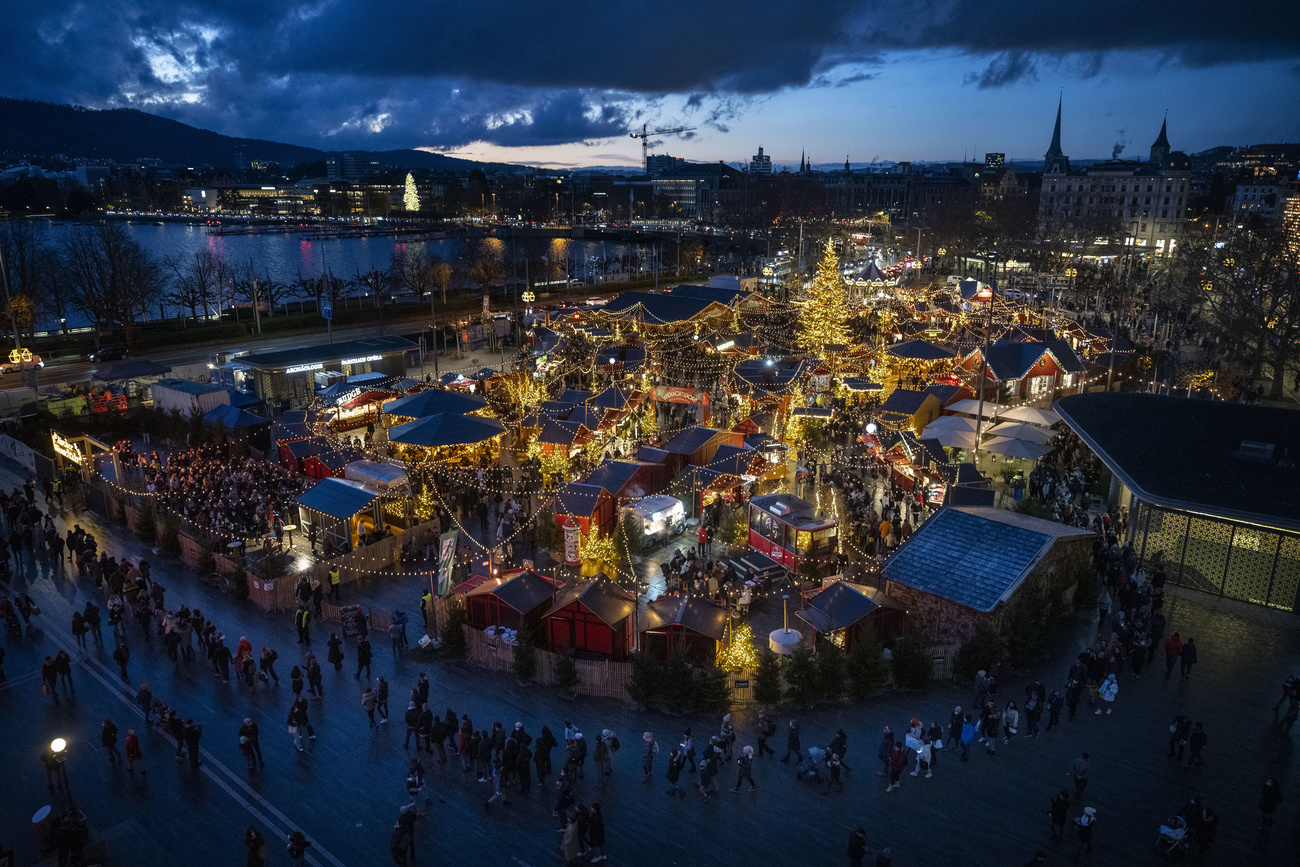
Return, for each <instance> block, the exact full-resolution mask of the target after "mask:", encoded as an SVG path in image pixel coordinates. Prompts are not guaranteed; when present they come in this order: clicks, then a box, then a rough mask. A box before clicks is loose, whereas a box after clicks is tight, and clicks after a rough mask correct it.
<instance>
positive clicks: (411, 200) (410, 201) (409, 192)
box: [402, 172, 420, 214]
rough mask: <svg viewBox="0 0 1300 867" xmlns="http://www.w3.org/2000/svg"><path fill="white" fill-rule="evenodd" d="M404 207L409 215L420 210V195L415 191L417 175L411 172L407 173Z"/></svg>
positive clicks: (403, 197)
mask: <svg viewBox="0 0 1300 867" xmlns="http://www.w3.org/2000/svg"><path fill="white" fill-rule="evenodd" d="M402 206H403V207H404V208H406V211H407V213H409V214H414V213H416V212H417V211H419V210H420V193H419V191H418V190H416V189H415V175H413V174H411V173H410V172H407V173H406V192H405V193H403V194H402Z"/></svg>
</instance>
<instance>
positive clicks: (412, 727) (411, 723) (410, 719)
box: [402, 702, 420, 752]
mask: <svg viewBox="0 0 1300 867" xmlns="http://www.w3.org/2000/svg"><path fill="white" fill-rule="evenodd" d="M402 719H403V720H404V721H405V722H406V741H405V742H404V743H403V744H402V747H403V748H404V749H410V748H411V737H412V736H413V735H414V737H415V749H416V751H417V752H418V751H419V749H420V736H419V734H417V732H418V731H419V730H420V709H419V708H418V707H416V706H415V702H411V703H410V704H408V705H407V706H406V713H405V714H404V715H403V717H402Z"/></svg>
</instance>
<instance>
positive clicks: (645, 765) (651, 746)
mask: <svg viewBox="0 0 1300 867" xmlns="http://www.w3.org/2000/svg"><path fill="white" fill-rule="evenodd" d="M657 755H659V742H658V741H656V740H655V736H654V735H653V734H652V733H650V732H646V733H645V734H643V735H641V774H642V776H643V778H642V780H641V782H643V783H648V782H650V778H651V775H652V774H653V773H654V765H655V756H657Z"/></svg>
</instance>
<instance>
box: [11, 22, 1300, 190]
mask: <svg viewBox="0 0 1300 867" xmlns="http://www.w3.org/2000/svg"><path fill="white" fill-rule="evenodd" d="M209 7H210V4H200V3H193V2H188V0H182V2H179V3H160V2H157V0H139V2H135V3H133V4H131V5H130V6H129V7H127V6H126V5H124V4H121V3H110V4H106V5H105V6H104V7H94V8H87V7H80V6H77V4H75V3H73V2H71V0H55V2H52V3H49V4H40V5H39V6H37V5H32V6H28V7H22V8H16V9H14V10H11V12H10V17H9V20H8V24H9V25H10V27H11V32H12V33H13V35H14V36H15V37H16V38H15V39H13V40H11V44H12V46H13V50H11V51H8V52H6V54H5V57H4V58H3V59H0V70H2V71H3V72H4V75H3V76H2V77H0V81H3V82H4V84H3V85H0V95H4V96H11V97H21V98H29V99H39V100H46V101H50V102H59V103H72V104H78V105H84V106H87V107H92V108H108V107H131V108H138V109H141V110H144V111H148V112H151V113H155V114H159V115H163V116H166V117H171V118H174V119H176V120H179V121H182V122H184V123H188V124H191V125H194V126H198V127H202V128H206V129H212V130H214V131H217V132H221V133H224V134H227V135H232V136H247V137H255V138H265V139H272V140H277V141H284V142H288V143H292V144H299V145H306V146H310V147H316V148H320V149H324V150H345V149H365V150H382V149H391V148H405V147H416V148H424V149H428V150H432V151H434V152H438V153H446V154H449V155H454V156H460V157H465V158H469V159H477V160H484V161H499V162H512V163H523V164H530V165H539V166H546V167H553V168H567V167H577V166H590V165H609V166H619V165H621V166H627V167H637V166H639V165H640V163H641V147H640V142H639V141H637V140H635V139H633V138H631V137H629V133H630V132H631V131H633V130H634V129H640V127H641V125H642V124H643V123H645V124H648V125H649V128H650V129H651V130H652V131H653V130H654V129H658V128H677V127H693V128H694V129H693V130H692V131H690V132H688V133H684V134H680V135H672V136H661V137H654V138H652V142H651V145H652V152H658V153H671V154H672V155H674V156H678V157H684V158H686V159H688V160H692V161H702V162H703V161H719V160H721V161H725V162H728V163H733V164H735V163H740V162H744V161H747V160H748V158H749V156H750V155H751V154H753V153H754V152H755V151H756V150H757V148H758V147H759V146H762V147H764V148H765V150H766V152H767V153H768V154H770V155H771V156H772V161H773V165H774V167H776V168H777V169H778V170H779V168H780V167H782V166H796V165H798V163H799V161H800V159H801V156H802V155H804V154H807V155H808V156H809V157H810V158H811V159H812V160H813V161H815V162H816V163H818V164H838V163H842V162H843V161H844V160H845V159H846V158H848V159H849V160H850V161H852V162H854V163H868V162H875V161H878V160H930V161H956V160H960V159H962V158H963V156H965V157H966V158H968V159H979V158H982V156H983V154H984V153H985V152H989V151H993V152H1001V153H1005V154H1006V155H1007V158H1008V160H1038V159H1041V158H1042V155H1043V153H1044V151H1045V149H1046V146H1047V144H1048V141H1049V139H1050V134H1051V123H1052V120H1053V116H1054V113H1055V108H1056V104H1057V101H1058V98H1061V97H1062V95H1063V98H1064V125H1063V141H1062V144H1063V147H1064V149H1065V151H1066V153H1068V154H1070V155H1071V156H1072V157H1075V158H1084V159H1087V158H1105V157H1108V156H1110V155H1111V154H1112V153H1113V152H1114V151H1115V150H1116V148H1120V149H1121V150H1120V154H1121V155H1127V154H1132V153H1138V154H1142V153H1144V152H1145V150H1146V149H1147V147H1148V146H1149V145H1150V143H1151V141H1153V140H1154V138H1155V136H1156V135H1157V133H1158V131H1159V128H1160V123H1161V121H1162V120H1163V119H1164V118H1165V116H1166V112H1167V114H1168V119H1169V130H1170V137H1171V141H1172V143H1173V146H1174V147H1175V148H1176V149H1178V150H1183V151H1186V152H1188V153H1194V152H1196V151H1199V150H1203V149H1205V148H1209V147H1214V146H1218V145H1238V146H1242V145H1250V144H1255V143H1259V142H1266V141H1295V140H1298V139H1300V26H1298V25H1297V24H1296V22H1295V21H1294V18H1293V16H1289V15H1286V14H1285V11H1284V9H1283V7H1282V5H1281V4H1273V3H1265V4H1262V8H1259V9H1256V10H1255V13H1254V14H1253V15H1252V17H1251V18H1250V19H1245V18H1244V17H1241V18H1230V17H1228V16H1226V15H1225V14H1224V13H1223V12H1222V10H1221V8H1220V7H1219V6H1217V5H1215V4H1210V3H1199V2H1198V3H1192V4H1188V5H1186V6H1185V8H1183V9H1181V10H1180V14H1179V15H1178V16H1177V17H1176V20H1175V19H1173V18H1170V19H1168V20H1166V19H1165V18H1164V17H1162V16H1161V15H1160V13H1159V11H1158V10H1156V9H1135V8H1132V7H1130V6H1128V5H1121V4H1118V3H1110V2H1106V3H1101V4H1093V6H1092V7H1090V8H1089V11H1088V15H1087V16H1086V17H1085V16H1082V15H1081V14H1080V12H1079V10H1077V9H1075V8H1074V7H1071V6H1067V5H1065V4H1059V3H1054V4H1041V3H1032V2H1029V0H1012V2H1004V3H1001V4H998V6H997V8H995V9H990V8H988V7H987V6H986V5H979V6H977V5H976V4H974V3H971V2H967V0H953V2H950V3H945V4H928V3H919V4H916V5H915V7H913V8H909V9H908V10H906V14H905V15H902V14H900V15H899V16H896V17H889V16H887V15H885V14H884V13H883V12H880V11H878V10H876V9H875V8H874V7H869V6H867V5H866V4H863V3H860V2H847V0H844V2H840V0H837V2H828V3H825V4H821V5H819V6H817V7H816V8H814V9H808V8H804V7H802V6H800V5H799V4H794V3H789V2H784V0H764V2H757V3H750V4H746V5H745V6H744V7H743V9H741V8H732V6H731V5H729V4H724V5H723V6H722V7H717V8H710V9H701V8H698V7H697V6H695V5H691V4H679V3H674V2H667V3H658V4H655V5H654V6H653V7H652V8H651V7H644V8H643V7H640V6H637V5H634V4H628V5H626V6H618V7H617V8H609V9H598V10H595V11H591V10H588V9H585V8H582V7H580V6H578V5H577V4H571V5H569V4H550V5H549V6H545V7H543V6H540V5H537V4H516V3H513V2H510V0H500V2H496V3H492V4H486V5H482V6H476V7H474V8H452V7H442V6H439V5H432V4H416V3H411V2H401V0H389V2H383V3H378V4H374V3H371V4H363V3H360V2H359V0H325V2H313V3H308V2H303V0H283V2H279V3H273V4H271V5H269V6H264V7H258V8H257V9H252V8H245V7H238V8H234V7H232V8H224V7H219V8H209ZM1112 13H1113V14H1112ZM503 22H504V23H503ZM1116 22H1122V23H1116ZM1261 22H1270V23H1269V24H1268V26H1261ZM593 34H598V35H599V38H593ZM629 38H632V39H634V41H635V44H634V45H631V46H629V44H628V39H629Z"/></svg>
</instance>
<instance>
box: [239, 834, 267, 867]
mask: <svg viewBox="0 0 1300 867" xmlns="http://www.w3.org/2000/svg"><path fill="white" fill-rule="evenodd" d="M244 849H245V850H246V851H247V852H248V860H246V861H245V862H244V865H245V867H265V865H266V859H267V857H268V856H269V855H270V853H269V852H267V851H266V838H265V837H263V836H262V832H261V831H259V830H257V829H256V828H254V827H253V826H252V825H249V826H248V827H247V828H245V829H244Z"/></svg>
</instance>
